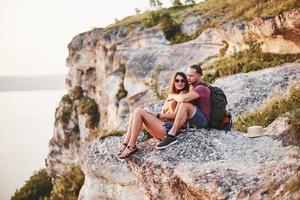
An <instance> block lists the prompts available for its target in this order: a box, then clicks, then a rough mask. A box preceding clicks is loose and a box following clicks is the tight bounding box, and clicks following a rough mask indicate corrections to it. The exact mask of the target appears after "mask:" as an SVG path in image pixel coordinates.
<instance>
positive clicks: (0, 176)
mask: <svg viewBox="0 0 300 200" xmlns="http://www.w3.org/2000/svg"><path fill="white" fill-rule="evenodd" d="M64 94H66V91H64V90H48V91H12V92H0V137H1V139H0V163H1V165H0V167H1V169H0V188H1V189H0V199H1V200H6V199H10V197H11V195H12V194H13V193H14V192H15V190H16V189H17V188H20V187H21V186H22V185H24V182H25V180H27V179H28V178H29V177H30V176H31V175H32V174H33V172H34V171H35V170H39V169H41V168H44V167H45V158H46V156H47V153H48V141H49V139H50V138H51V136H52V131H53V125H54V113H55V108H56V107H57V106H58V103H59V101H60V98H61V97H62V96H63V95H64Z"/></svg>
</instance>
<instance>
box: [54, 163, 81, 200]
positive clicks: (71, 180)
mask: <svg viewBox="0 0 300 200" xmlns="http://www.w3.org/2000/svg"><path fill="white" fill-rule="evenodd" d="M83 183H84V174H83V172H82V171H81V169H80V168H79V167H78V166H70V167H69V168H68V170H67V172H66V173H65V174H64V175H62V176H61V177H59V178H58V179H57V180H56V181H55V183H54V185H53V190H52V192H51V197H50V198H48V200H58V199H59V200H77V199H78V195H79V191H80V188H81V187H82V185H83Z"/></svg>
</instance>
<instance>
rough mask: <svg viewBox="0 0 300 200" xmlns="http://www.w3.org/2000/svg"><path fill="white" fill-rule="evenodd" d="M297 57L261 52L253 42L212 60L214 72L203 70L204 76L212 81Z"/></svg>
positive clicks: (258, 46)
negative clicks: (231, 53) (240, 49)
mask: <svg viewBox="0 0 300 200" xmlns="http://www.w3.org/2000/svg"><path fill="white" fill-rule="evenodd" d="M298 59H300V54H274V53H262V52H261V49H260V44H257V43H253V44H250V48H249V49H246V50H244V51H240V52H238V53H235V54H234V55H232V56H228V57H224V58H221V59H219V60H216V61H215V62H213V63H212V64H211V65H212V66H214V68H215V70H216V73H210V74H209V72H205V73H204V77H205V76H207V78H208V77H209V79H207V80H209V82H213V81H214V80H215V79H216V78H218V77H222V76H228V75H232V74H236V73H240V72H244V73H247V72H250V71H256V70H260V69H264V68H268V67H274V66H276V65H280V64H283V63H286V62H294V61H296V60H298ZM206 74H207V75H206Z"/></svg>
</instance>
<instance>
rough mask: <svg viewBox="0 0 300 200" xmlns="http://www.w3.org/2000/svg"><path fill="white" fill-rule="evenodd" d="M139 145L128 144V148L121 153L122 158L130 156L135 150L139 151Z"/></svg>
mask: <svg viewBox="0 0 300 200" xmlns="http://www.w3.org/2000/svg"><path fill="white" fill-rule="evenodd" d="M137 149H138V148H137V147H136V146H134V147H131V146H127V147H126V149H125V150H124V151H123V152H122V153H121V154H120V155H119V158H120V159H124V158H127V157H128V156H130V155H131V154H133V153H134V152H136V151H137Z"/></svg>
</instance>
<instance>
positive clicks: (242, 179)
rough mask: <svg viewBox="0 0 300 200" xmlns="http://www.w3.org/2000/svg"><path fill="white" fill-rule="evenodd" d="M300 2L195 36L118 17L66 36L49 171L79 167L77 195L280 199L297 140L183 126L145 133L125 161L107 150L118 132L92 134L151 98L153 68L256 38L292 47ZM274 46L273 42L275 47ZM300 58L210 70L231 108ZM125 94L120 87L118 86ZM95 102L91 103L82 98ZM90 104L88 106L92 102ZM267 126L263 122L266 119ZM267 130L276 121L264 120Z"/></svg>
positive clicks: (282, 77) (280, 84) (164, 74)
mask: <svg viewBox="0 0 300 200" xmlns="http://www.w3.org/2000/svg"><path fill="white" fill-rule="evenodd" d="M199 26H201V20H200V21H199V20H197V16H194V17H190V18H187V19H186V21H185V22H184V23H183V27H182V30H183V31H184V32H186V34H191V33H192V32H193V31H194V30H196V29H197V27H199ZM299 27H300V9H294V10H291V11H289V12H285V13H283V14H281V15H279V16H276V17H275V18H269V19H261V18H257V19H255V20H253V21H250V22H239V23H236V22H235V23H233V22H232V23H227V24H225V25H223V26H220V27H217V28H214V29H207V30H206V31H204V32H203V33H202V34H201V35H200V36H199V37H198V38H196V39H195V40H191V41H188V42H185V43H181V44H176V45H171V44H170V43H169V41H168V40H166V38H165V36H164V33H163V32H162V31H161V30H160V29H158V28H146V27H144V25H142V24H139V23H136V24H134V26H127V25H121V26H116V27H111V28H106V29H100V28H99V29H94V30H91V31H89V32H86V33H82V34H79V35H77V36H75V37H74V38H73V40H72V41H71V43H70V44H69V46H68V48H69V56H68V58H67V62H66V64H67V67H68V68H69V74H68V76H67V78H66V84H67V86H68V88H69V94H68V97H65V98H64V99H62V101H61V103H60V105H59V107H58V108H57V111H56V119H58V120H57V121H56V123H55V127H54V134H53V138H52V139H51V141H50V143H49V154H48V157H47V160H46V165H47V169H48V171H49V172H50V174H51V175H52V177H54V178H55V177H56V176H59V175H60V174H62V173H63V172H64V170H65V166H66V165H69V164H76V165H79V166H81V168H82V169H83V171H84V173H85V177H86V179H85V183H84V186H83V188H82V189H81V191H80V197H79V199H86V200H87V199H166V198H167V199H264V198H266V199H289V198H290V197H291V196H289V194H288V193H287V192H286V191H285V187H284V185H285V184H286V183H287V182H288V181H289V179H290V178H291V177H292V175H293V174H295V173H296V169H297V167H299V164H300V163H299V160H298V156H297V153H298V150H299V149H297V148H296V147H291V146H290V147H283V146H282V143H281V141H278V140H274V139H272V137H269V136H266V137H261V138H257V139H248V138H245V137H243V136H241V135H240V134H239V133H236V132H227V133H225V132H222V131H207V130H200V131H192V132H188V133H187V134H181V135H180V144H179V145H177V146H175V147H172V148H170V149H168V150H165V151H157V150H154V149H153V145H154V144H155V141H154V140H150V141H148V142H146V143H144V144H143V145H142V150H141V151H139V152H138V153H137V154H135V155H134V156H133V157H132V158H131V159H130V160H128V161H127V162H126V163H122V162H120V161H119V160H117V158H116V157H115V156H114V153H115V152H116V149H117V147H118V146H119V145H120V140H121V138H120V137H117V136H110V137H107V138H105V139H97V138H96V139H95V137H96V136H97V132H99V131H101V132H111V131H114V130H120V129H124V128H125V127H126V124H127V120H128V116H129V113H130V111H131V110H132V109H133V108H134V107H136V106H137V105H144V104H146V103H152V104H155V105H156V106H154V107H155V108H156V109H159V106H157V105H159V104H158V100H157V98H156V97H155V95H156V94H155V92H153V90H152V89H153V88H151V87H153V86H150V85H151V84H149V83H150V82H151V81H153V79H154V78H157V79H158V80H159V81H158V82H157V83H156V84H157V85H159V86H160V88H165V87H167V84H168V82H169V80H170V75H172V74H173V73H174V72H175V71H185V69H186V67H188V66H190V65H191V64H195V63H199V62H202V61H204V60H205V61H208V62H209V61H210V59H214V58H216V57H218V56H219V54H220V53H219V51H220V49H221V48H223V43H224V42H223V41H226V42H227V43H228V45H229V46H228V49H227V52H226V54H232V53H233V52H237V51H240V50H243V49H245V48H247V47H248V42H249V41H252V42H253V41H254V42H262V46H261V47H262V50H263V51H264V52H273V53H300V43H299V37H300V29H299ZM275 47H276V48H275ZM299 69H300V65H299V63H287V64H283V65H282V66H278V67H275V68H270V69H265V70H261V71H258V72H250V73H247V74H237V75H233V76H229V77H225V78H221V79H218V80H217V81H216V83H215V85H217V86H220V87H221V88H222V89H223V90H224V91H225V93H226V94H227V96H228V101H229V105H228V108H229V110H230V111H231V112H232V113H233V115H234V116H237V115H239V114H242V113H244V112H247V111H249V110H250V109H252V108H253V107H256V106H259V105H261V104H262V103H263V102H264V101H265V99H266V98H267V97H268V96H269V94H270V93H272V92H274V91H277V90H281V91H282V92H283V93H284V92H285V91H286V88H287V86H288V84H289V82H291V81H293V80H294V81H295V80H299V77H300V70H299ZM126 94H127V95H126ZM85 98H88V99H89V100H90V101H91V102H94V103H95V105H96V107H97V109H96V110H97V113H96V114H95V113H93V116H91V113H90V112H88V111H84V110H87V108H86V107H89V106H90V105H88V104H86V103H85V100H84V99H85ZM94 110H95V109H94ZM98 114H99V116H98ZM270 130H271V129H270ZM272 130H276V129H272Z"/></svg>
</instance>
